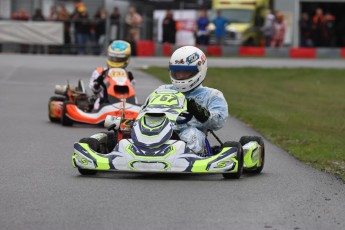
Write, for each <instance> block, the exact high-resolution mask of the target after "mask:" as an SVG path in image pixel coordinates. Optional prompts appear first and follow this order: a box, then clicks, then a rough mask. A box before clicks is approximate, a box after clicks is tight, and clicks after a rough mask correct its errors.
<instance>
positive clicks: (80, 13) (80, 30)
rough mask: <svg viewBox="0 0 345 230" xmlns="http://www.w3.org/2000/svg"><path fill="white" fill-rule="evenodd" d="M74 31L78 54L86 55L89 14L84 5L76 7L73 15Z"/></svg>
mask: <svg viewBox="0 0 345 230" xmlns="http://www.w3.org/2000/svg"><path fill="white" fill-rule="evenodd" d="M73 19H74V20H75V23H74V26H75V31H76V43H77V47H78V54H86V44H87V42H88V40H89V36H90V22H89V14H88V12H87V10H86V8H85V6H84V5H80V4H79V5H77V12H76V13H75V14H74V15H73Z"/></svg>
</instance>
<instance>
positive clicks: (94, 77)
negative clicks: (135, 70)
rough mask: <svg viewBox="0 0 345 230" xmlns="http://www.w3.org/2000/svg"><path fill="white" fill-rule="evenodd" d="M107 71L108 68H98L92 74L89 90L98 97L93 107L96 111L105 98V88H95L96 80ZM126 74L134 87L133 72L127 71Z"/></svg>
mask: <svg viewBox="0 0 345 230" xmlns="http://www.w3.org/2000/svg"><path fill="white" fill-rule="evenodd" d="M107 69H108V68H107V67H97V68H96V69H95V70H94V71H93V72H92V74H91V78H90V83H89V88H90V89H91V90H92V92H93V93H94V94H95V96H96V100H95V102H94V106H93V109H94V110H98V109H99V106H100V104H101V99H102V98H103V97H104V93H103V90H104V89H103V87H98V88H96V87H95V85H96V84H97V83H96V80H97V78H98V77H99V76H100V75H101V74H102V72H103V71H105V70H107ZM126 72H127V74H128V79H129V80H130V81H131V85H132V86H133V87H134V85H135V79H134V78H133V74H132V72H130V71H126Z"/></svg>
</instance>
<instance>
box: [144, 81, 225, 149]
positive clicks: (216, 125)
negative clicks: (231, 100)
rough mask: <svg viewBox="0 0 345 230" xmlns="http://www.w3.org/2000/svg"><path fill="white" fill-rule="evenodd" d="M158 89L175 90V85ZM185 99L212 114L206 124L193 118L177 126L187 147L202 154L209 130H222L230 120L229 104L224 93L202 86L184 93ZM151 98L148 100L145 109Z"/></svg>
mask: <svg viewBox="0 0 345 230" xmlns="http://www.w3.org/2000/svg"><path fill="white" fill-rule="evenodd" d="M158 89H174V90H176V89H175V88H174V86H173V85H162V86H160V87H159V88H157V90H158ZM183 94H184V95H185V97H186V98H187V99H188V98H194V100H195V101H196V102H197V103H198V104H199V105H201V106H203V107H204V108H206V109H207V110H208V111H209V112H210V116H209V118H208V119H207V120H206V121H205V122H203V123H202V122H200V121H198V120H197V119H196V118H195V117H193V118H192V119H191V120H190V121H189V122H188V123H186V124H182V125H177V127H176V128H177V130H178V131H179V137H180V139H181V140H182V141H185V142H186V143H187V147H188V148H190V149H191V150H192V151H193V152H195V153H202V152H203V150H204V147H205V136H206V135H205V133H206V131H207V130H209V129H210V130H218V129H220V128H222V127H223V126H224V124H225V122H226V119H227V118H228V116H229V114H228V103H227V102H226V100H225V98H224V96H223V93H222V92H220V91H219V90H217V89H213V88H209V87H204V86H202V85H200V86H198V87H197V88H195V89H193V90H192V91H189V92H186V93H183ZM149 99H150V98H147V99H146V102H145V103H144V105H143V107H145V105H146V104H147V102H148V101H149Z"/></svg>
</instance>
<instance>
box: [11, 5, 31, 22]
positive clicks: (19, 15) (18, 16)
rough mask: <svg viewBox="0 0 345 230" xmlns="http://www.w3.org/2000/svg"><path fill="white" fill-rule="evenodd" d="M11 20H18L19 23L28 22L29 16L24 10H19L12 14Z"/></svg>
mask: <svg viewBox="0 0 345 230" xmlns="http://www.w3.org/2000/svg"><path fill="white" fill-rule="evenodd" d="M11 18H12V19H13V20H19V21H28V20H29V18H30V16H29V14H28V13H27V12H26V11H25V10H24V8H20V9H19V10H18V12H14V13H13V14H12V16H11Z"/></svg>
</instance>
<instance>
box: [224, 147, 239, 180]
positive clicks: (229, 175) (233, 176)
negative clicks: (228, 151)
mask: <svg viewBox="0 0 345 230" xmlns="http://www.w3.org/2000/svg"><path fill="white" fill-rule="evenodd" d="M224 147H235V148H237V160H238V170H237V172H236V173H223V177H224V178H225V179H239V178H240V177H241V175H242V172H243V149H242V145H241V143H240V142H237V141H227V142H225V143H224Z"/></svg>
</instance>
